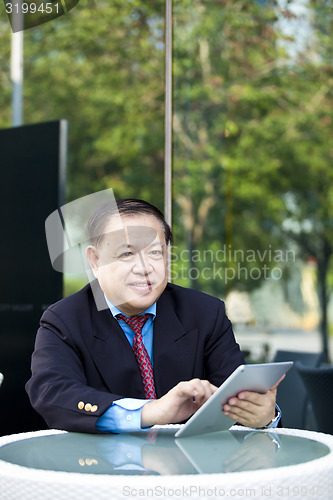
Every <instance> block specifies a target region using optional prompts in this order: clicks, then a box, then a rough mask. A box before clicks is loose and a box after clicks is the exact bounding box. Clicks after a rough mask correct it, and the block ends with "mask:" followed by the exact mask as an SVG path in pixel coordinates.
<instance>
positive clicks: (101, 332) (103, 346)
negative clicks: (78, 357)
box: [86, 298, 144, 398]
mask: <svg viewBox="0 0 333 500" xmlns="http://www.w3.org/2000/svg"><path fill="white" fill-rule="evenodd" d="M106 307H107V306H106ZM91 319H92V330H91V331H90V332H88V334H87V338H86V342H87V344H88V347H89V351H90V353H91V356H92V358H93V361H94V363H95V366H96V368H97V370H98V372H99V374H100V376H101V377H102V379H103V380H104V383H105V385H106V386H107V387H108V389H109V391H110V392H111V393H115V394H119V395H123V394H128V395H129V397H137V398H142V397H144V391H143V385H142V381H141V375H140V370H139V367H138V364H137V362H136V359H135V356H134V353H133V350H132V347H131V345H130V344H129V342H128V340H127V338H126V336H125V334H124V332H123V331H122V329H121V327H120V326H119V324H118V321H117V320H116V319H115V318H114V317H113V316H112V314H111V312H110V310H109V308H108V307H107V308H106V309H103V310H100V311H98V310H97V308H96V305H95V302H94V299H93V298H92V303H91Z"/></svg>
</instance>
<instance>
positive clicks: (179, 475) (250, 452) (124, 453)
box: [0, 426, 333, 500]
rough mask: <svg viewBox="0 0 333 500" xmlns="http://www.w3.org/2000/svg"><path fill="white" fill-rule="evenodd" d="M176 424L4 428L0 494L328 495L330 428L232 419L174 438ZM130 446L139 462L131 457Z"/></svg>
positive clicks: (332, 488)
mask: <svg viewBox="0 0 333 500" xmlns="http://www.w3.org/2000/svg"><path fill="white" fill-rule="evenodd" d="M178 427H179V426H165V427H157V428H156V430H157V434H158V436H161V438H160V443H159V437H157V439H156V437H154V435H153V434H152V435H148V434H147V433H138V434H136V435H135V434H134V435H111V436H110V435H102V436H101V435H97V436H95V435H85V434H76V433H66V432H64V431H57V430H48V431H39V432H32V433H24V434H16V435H11V436H4V437H2V438H0V498H1V499H3V500H51V499H52V500H55V499H65V500H79V499H80V500H81V499H89V500H91V499H92V498H97V499H98V500H103V499H105V500H111V499H112V500H114V499H123V500H124V499H126V498H145V499H150V498H151V499H161V498H163V499H176V498H190V499H192V500H201V499H203V498H206V499H208V498H215V499H216V498H235V499H244V498H246V499H247V498H261V499H264V498H268V499H289V498H291V499H299V500H304V499H308V500H315V499H320V500H326V499H327V500H328V499H332V498H333V455H332V453H333V436H331V435H327V434H321V433H317V432H310V431H301V430H294V429H278V430H276V429H274V430H268V431H267V430H265V431H256V432H253V431H252V430H250V429H245V428H243V427H237V426H234V427H233V428H232V429H231V430H232V432H231V433H230V432H229V431H225V432H223V433H214V434H209V435H208V434H207V435H206V436H205V437H203V436H201V437H196V438H183V439H181V440H178V441H177V440H175V439H174V431H175V430H176V428H178ZM163 433H165V434H163ZM165 436H166V437H165ZM148 437H149V439H150V441H147V438H148ZM129 450H130V451H129ZM138 450H139V452H140V453H139V455H140V457H139V458H140V460H144V461H145V466H143V465H142V463H141V465H138V462H137V458H138V457H136V456H135V455H136V453H137V452H138ZM115 452H117V453H116V455H117V456H116V455H115ZM15 457H16V458H15ZM124 457H125V460H124ZM126 457H127V462H128V463H126ZM110 463H112V466H111V465H110ZM133 464H135V465H133ZM163 464H164V465H165V467H163ZM147 465H148V466H149V467H147ZM108 467H109V468H110V469H108ZM219 467H220V468H221V470H220V469H219ZM219 470H220V472H218V471H219Z"/></svg>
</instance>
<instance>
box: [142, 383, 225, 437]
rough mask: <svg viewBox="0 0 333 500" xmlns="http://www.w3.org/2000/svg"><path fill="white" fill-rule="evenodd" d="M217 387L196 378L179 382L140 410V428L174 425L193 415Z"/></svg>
mask: <svg viewBox="0 0 333 500" xmlns="http://www.w3.org/2000/svg"><path fill="white" fill-rule="evenodd" d="M216 389H217V387H216V386H215V385H213V384H211V383H210V382H208V380H200V379H198V378H195V379H192V380H189V381H188V382H179V384H177V385H176V386H175V387H173V388H172V389H170V391H169V392H167V393H166V394H165V395H164V396H162V397H161V398H159V399H155V400H154V401H150V402H149V403H147V404H146V405H145V406H144V407H143V408H142V413H141V427H142V428H145V427H150V426H152V425H165V424H175V423H178V422H182V421H183V420H186V419H187V418H189V417H190V416H191V415H193V413H195V412H196V411H197V410H198V409H199V408H200V406H202V405H203V404H204V403H205V402H206V401H207V399H209V398H210V396H211V395H212V394H214V392H215V391H216Z"/></svg>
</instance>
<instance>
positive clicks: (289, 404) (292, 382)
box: [273, 350, 324, 429]
mask: <svg viewBox="0 0 333 500" xmlns="http://www.w3.org/2000/svg"><path fill="white" fill-rule="evenodd" d="M323 359H324V354H323V353H321V352H319V353H314V352H299V351H282V350H279V351H277V352H276V354H275V356H274V359H273V361H274V362H281V361H294V362H297V361H299V362H301V363H302V364H303V365H306V366H309V367H316V366H319V365H320V363H321V362H322V361H323ZM276 402H277V404H278V405H279V406H280V408H281V411H282V425H283V427H288V428H292V429H309V427H311V426H312V425H311V407H310V406H309V397H308V394H307V391H306V389H305V387H304V384H303V382H302V379H301V377H300V376H299V374H298V372H297V370H296V368H295V365H294V366H293V367H292V368H291V369H290V370H289V371H288V373H287V375H286V378H285V379H284V380H282V382H281V383H280V384H279V386H278V388H277V397H276Z"/></svg>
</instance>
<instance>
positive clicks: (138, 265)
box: [133, 251, 152, 274]
mask: <svg viewBox="0 0 333 500" xmlns="http://www.w3.org/2000/svg"><path fill="white" fill-rule="evenodd" d="M135 257H136V258H135V263H134V266H133V272H135V273H142V274H147V273H149V272H151V271H152V266H151V265H150V264H149V262H148V259H147V257H146V256H145V255H144V252H142V251H141V252H138V253H137V254H136V256H135Z"/></svg>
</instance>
